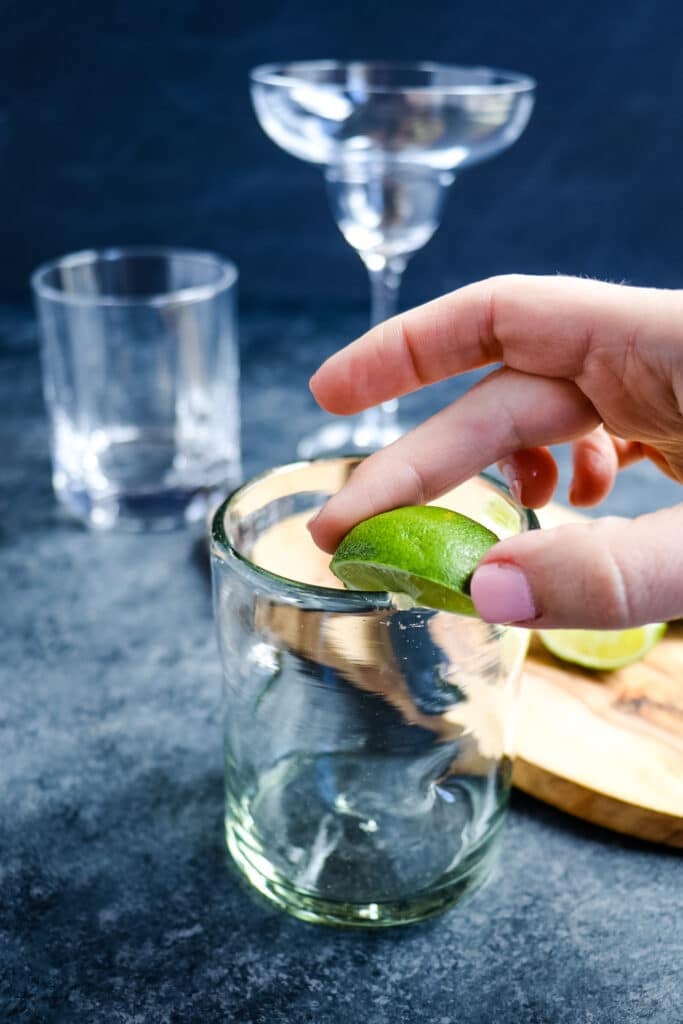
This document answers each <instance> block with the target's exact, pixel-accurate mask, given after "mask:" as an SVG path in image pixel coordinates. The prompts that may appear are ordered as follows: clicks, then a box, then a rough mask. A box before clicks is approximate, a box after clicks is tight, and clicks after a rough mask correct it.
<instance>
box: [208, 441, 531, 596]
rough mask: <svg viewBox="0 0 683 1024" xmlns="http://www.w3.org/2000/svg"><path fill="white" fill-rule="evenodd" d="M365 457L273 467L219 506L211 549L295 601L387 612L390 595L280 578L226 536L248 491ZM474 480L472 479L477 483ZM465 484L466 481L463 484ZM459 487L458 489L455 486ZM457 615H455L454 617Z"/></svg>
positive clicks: (527, 514)
mask: <svg viewBox="0 0 683 1024" xmlns="http://www.w3.org/2000/svg"><path fill="white" fill-rule="evenodd" d="M363 457H364V456H362V455H328V456H324V457H322V458H313V459H300V460H298V461H297V462H288V463H285V465H283V466H274V467H272V468H271V469H266V470H264V471H263V472H262V473H258V474H257V475H256V476H253V477H251V478H250V479H249V480H246V481H245V482H244V483H242V484H240V485H239V486H238V487H236V488H235V490H234V491H232V492H231V493H230V494H229V495H228V496H227V498H225V499H224V501H222V502H221V504H220V505H219V506H218V508H217V509H216V511H215V512H214V514H213V516H212V519H211V545H212V548H213V546H214V545H215V546H216V548H218V549H219V551H220V554H221V557H222V558H223V559H225V558H226V557H227V558H234V559H235V560H236V561H237V562H238V564H239V565H240V566H242V567H243V568H244V569H245V570H246V571H247V573H248V574H249V575H250V576H251V577H252V578H255V579H257V580H261V581H265V582H266V583H269V584H270V585H271V586H275V587H276V588H277V589H278V590H280V591H284V592H285V593H288V594H289V595H291V596H292V597H295V598H296V597H300V598H302V597H303V598H311V597H318V598H320V599H321V601H325V600H327V601H330V600H333V601H335V602H338V603H340V604H342V605H344V608H343V610H344V611H361V610H364V611H381V610H386V608H387V592H386V591H379V590H346V589H345V588H340V587H322V586H320V585H318V584H315V583H304V582H303V581H302V580H293V579H291V578H290V577H289V576H280V575H279V573H275V572H270V570H268V569H264V568H263V567H262V566H260V565H256V563H255V562H252V561H251V559H250V558H247V557H246V555H243V554H241V553H240V552H239V551H237V549H236V548H235V547H234V546H233V544H231V542H230V541H229V539H228V537H227V534H226V532H225V516H226V514H227V511H228V508H229V506H230V504H231V503H232V502H233V501H234V500H235V499H236V498H237V497H238V496H239V495H240V494H241V493H242V492H243V491H245V490H246V489H247V488H249V487H252V486H254V485H255V484H258V483H260V482H261V481H262V480H265V479H267V478H268V477H272V476H279V475H284V474H285V473H289V472H291V471H292V470H298V469H302V468H306V467H313V466H315V465H317V464H319V463H321V462H336V461H338V460H346V461H359V460H362V459H363ZM475 477H476V478H479V479H481V480H483V481H484V482H485V483H487V484H489V485H491V486H492V487H493V488H494V489H495V490H497V491H499V492H500V493H501V494H502V495H503V497H505V498H506V499H507V500H508V501H509V503H510V504H511V505H512V507H513V508H516V509H518V510H519V512H520V516H523V517H524V518H525V519H526V522H527V528H528V529H530V530H535V529H539V527H540V523H539V521H538V517H537V516H536V513H535V512H534V511H533V509H530V508H526V507H525V506H524V505H520V504H519V503H518V502H516V501H515V499H514V498H513V496H512V494H511V492H510V489H509V487H507V485H506V484H505V483H503V482H502V481H501V480H498V479H497V478H496V477H494V476H492V475H491V474H490V473H487V472H483V471H482V472H481V473H477V474H475ZM475 477H473V478H472V479H474V478H475ZM461 483H465V481H464V480H463V481H461ZM456 486H457V485H456ZM452 614H456V613H452Z"/></svg>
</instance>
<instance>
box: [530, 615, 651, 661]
mask: <svg viewBox="0 0 683 1024" xmlns="http://www.w3.org/2000/svg"><path fill="white" fill-rule="evenodd" d="M666 627H667V624H666V622H651V623H649V624H648V625H646V626H635V627H634V628H633V629H621V630H599V629H594V630H593V629H539V630H538V636H539V637H540V640H541V643H542V644H543V646H544V647H545V648H546V649H547V650H549V651H550V653H551V654H553V655H554V656H555V657H556V658H560V660H562V661H567V662H570V663H571V664H573V665H580V666H581V668H589V669H593V670H594V671H597V672H610V671H612V670H613V669H618V668H624V667H625V666H626V665H632V664H633V662H635V661H640V659H641V658H644V657H645V655H646V654H647V653H648V652H649V651H651V650H652V648H653V647H654V646H655V644H656V643H658V642H659V641H660V640H661V638H662V637H663V636H664V633H665V632H666Z"/></svg>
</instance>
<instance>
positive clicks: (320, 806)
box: [211, 458, 537, 926]
mask: <svg viewBox="0 0 683 1024" xmlns="http://www.w3.org/2000/svg"><path fill="white" fill-rule="evenodd" d="M357 464H358V459H357V458H343V459H342V458H339V459H326V460H320V461H316V462H310V463H297V464H294V465H291V466H285V467H283V468H281V469H277V470H273V471H271V472H268V473H265V474H264V475H263V476H260V477H258V478H256V479H255V480H253V481H251V483H248V484H246V485H245V486H243V487H241V488H240V489H239V490H238V491H236V492H235V494H233V496H232V497H231V498H229V499H228V500H227V501H226V502H225V503H224V504H223V505H222V506H221V508H220V509H219V510H218V512H217V513H216V515H215V517H214V521H213V535H212V547H211V553H212V558H211V561H212V575H213V588H214V608H215V616H216V623H217V631H218V640H219V647H220V653H221V659H222V667H223V676H224V731H225V798H226V815H225V827H226V836H227V844H228V848H229V850H230V853H231V854H232V857H233V859H234V861H235V863H236V864H237V866H238V868H239V869H240V871H241V872H242V873H243V874H244V875H245V876H246V877H247V879H248V880H249V881H250V882H251V883H252V885H253V886H255V887H256V889H258V890H259V891H260V892H261V893H262V894H264V895H265V896H267V897H268V898H269V899H270V900H272V901H273V902H274V903H276V904H278V905H279V906H280V907H282V908H284V909H286V910H288V911H289V912H290V913H292V914H294V915H295V916H297V917H300V918H303V919H305V920H309V921H318V922H323V923H329V924H347V925H365V926H384V925H392V924H398V923H402V922H409V921H415V920H419V919H421V918H423V917H427V916H429V915H430V914H433V913H436V912H437V911H439V910H442V909H443V908H445V907H447V906H449V905H450V904H452V903H453V902H454V901H456V900H457V899H459V898H460V897H461V896H462V895H463V894H464V893H466V892H468V891H469V890H471V889H472V888H473V887H475V886H476V885H478V884H479V883H480V882H481V881H482V880H483V879H484V878H485V877H486V875H487V873H488V871H489V867H490V865H491V863H492V859H493V857H494V855H495V852H496V850H497V847H498V845H499V840H500V835H501V826H502V824H503V820H504V817H505V812H506V807H507V802H508V793H509V787H510V768H511V762H510V756H511V730H512V725H513V719H514V702H515V693H516V687H517V679H518V676H519V671H520V667H521V664H522V661H523V658H524V655H525V652H526V648H527V642H528V634H527V632H526V631H524V630H520V629H515V628H510V627H500V626H491V625H487V624H486V623H484V622H482V621H480V620H479V619H476V618H469V617H466V616H462V615H455V614H452V613H449V612H441V611H432V610H429V609H425V608H411V609H406V607H405V599H401V598H400V597H398V596H392V595H389V594H380V593H360V592H351V591H345V590H343V589H338V588H339V587H340V584H339V583H338V581H336V580H335V578H334V577H333V576H332V575H331V573H330V571H329V569H328V567H327V564H328V561H329V556H326V555H324V554H323V553H322V552H321V551H319V550H318V549H317V548H316V547H315V545H314V544H313V542H312V540H311V539H310V536H309V534H308V532H307V530H306V528H305V523H306V521H307V520H308V519H309V518H310V516H311V515H312V513H313V512H314V511H315V510H316V509H317V508H319V507H320V505H321V504H322V503H323V502H324V501H325V500H326V498H327V497H328V496H329V495H331V494H332V493H334V492H335V491H336V490H338V489H339V487H341V485H342V483H343V482H344V481H345V480H346V479H347V477H348V475H349V474H350V473H351V472H352V471H353V468H354V466H355V465H357ZM439 504H442V505H444V504H445V505H448V506H450V507H453V508H456V509H459V510H461V511H462V512H464V513H466V514H469V515H470V516H472V517H473V518H477V519H479V520H480V521H482V522H484V523H485V524H486V525H488V526H489V527H491V528H492V529H494V530H495V531H496V532H497V533H498V535H499V536H501V537H503V536H507V535H510V534H513V533H516V532H519V531H522V530H526V529H529V528H531V527H534V526H536V525H537V523H536V520H535V517H534V516H533V513H531V512H528V511H526V510H525V509H523V508H521V507H520V506H519V505H517V504H516V503H515V502H514V501H513V499H512V498H511V497H510V495H509V493H508V492H507V491H506V490H505V488H503V487H502V486H501V485H499V484H497V483H495V482H494V481H492V480H489V479H485V478H483V477H482V478H477V479H475V480H473V481H469V482H467V483H466V484H463V485H462V486H460V487H459V488H457V489H456V490H454V491H453V492H451V493H450V494H449V495H447V496H446V497H444V498H441V499H440V501H439Z"/></svg>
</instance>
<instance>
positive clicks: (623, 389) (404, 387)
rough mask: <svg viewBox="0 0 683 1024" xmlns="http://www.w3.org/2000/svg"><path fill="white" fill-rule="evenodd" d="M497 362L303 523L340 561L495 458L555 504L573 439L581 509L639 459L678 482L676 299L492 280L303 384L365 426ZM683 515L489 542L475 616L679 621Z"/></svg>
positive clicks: (426, 310)
mask: <svg viewBox="0 0 683 1024" xmlns="http://www.w3.org/2000/svg"><path fill="white" fill-rule="evenodd" d="M492 363H500V364H502V366H500V367H499V368H498V369H495V370H494V371H493V372H492V373H491V374H490V375H489V376H487V377H486V378H485V379H484V380H482V381H480V382H479V383H478V384H476V385H475V386H474V387H473V388H471V389H470V390H469V391H468V392H467V393H466V394H465V395H464V396H463V397H462V398H460V399H458V400H457V401H456V402H454V403H453V404H452V405H450V406H448V407H447V408H445V409H443V410H442V411H441V412H439V413H437V414H436V415H435V416H433V417H432V418H431V419H429V420H427V421H426V422H425V423H422V424H421V425H420V426H418V427H417V428H416V429H415V430H413V431H411V432H410V433H408V434H406V435H405V436H404V437H402V438H400V439H399V440H398V441H396V442H395V443H394V444H392V445H390V446H389V447H388V448H386V449H384V450H383V451H379V452H376V453H375V454H373V455H371V456H370V457H368V458H367V459H366V460H365V461H364V462H363V463H362V464H361V465H360V466H359V467H358V469H357V470H356V471H355V472H354V473H353V475H352V477H351V479H350V480H349V481H348V483H347V484H346V485H345V487H344V488H343V489H342V490H341V491H340V492H339V493H338V494H336V495H335V496H334V497H332V498H331V499H330V501H328V503H327V504H326V505H325V507H324V508H323V509H322V511H321V512H320V514H319V515H318V517H317V518H316V519H315V520H313V522H312V523H311V524H310V529H311V533H312V535H313V538H314V540H315V541H316V542H317V543H318V544H319V545H320V547H322V548H323V549H324V550H326V551H333V550H334V549H335V547H336V545H337V544H338V542H339V541H340V540H341V538H342V537H343V536H344V534H346V533H347V532H348V530H349V529H350V528H351V527H352V526H353V525H354V524H355V523H356V522H359V521H360V520H362V519H366V518H368V517H369V516H371V515H374V514H376V513H378V512H381V511H384V510H386V509H389V508H396V507H398V506H400V505H409V504H420V503H423V502H426V501H431V500H433V499H435V498H438V496H439V495H440V494H443V493H445V492H446V491H447V490H449V489H450V488H451V487H454V486H456V485H457V484H458V483H461V482H462V481H463V480H465V479H467V478H468V477H470V476H472V475H474V474H475V473H478V472H479V471H480V470H482V469H484V468H485V467H486V466H488V465H490V464H491V463H494V462H498V463H499V464H500V465H501V468H502V469H503V470H504V472H505V474H506V477H507V479H508V480H509V482H510V483H511V486H512V489H513V491H514V492H515V493H516V494H517V495H518V496H519V497H520V498H521V500H522V501H523V502H524V503H525V504H527V505H529V506H531V507H538V506H540V505H543V504H545V503H546V502H547V501H548V500H549V499H550V498H551V496H552V494H553V492H554V489H555V486H556V483H557V467H556V465H555V462H554V459H553V457H552V455H551V453H550V452H549V451H548V450H547V448H545V447H543V446H545V445H548V444H555V443H559V442H563V441H572V442H573V479H572V483H571V487H570V491H569V498H570V501H571V502H572V503H573V504H575V505H591V504H596V503H597V502H599V501H600V500H602V498H604V497H605V496H606V494H607V493H608V492H609V490H610V488H611V487H612V484H613V482H614V479H615V476H616V473H617V471H618V469H620V468H622V467H624V466H626V465H629V464H630V463H632V462H633V461H635V460H637V459H640V458H644V457H646V458H649V459H651V460H652V461H653V462H654V463H655V464H656V465H657V466H658V467H659V468H660V469H661V470H662V471H663V472H664V473H666V474H668V475H669V476H671V477H673V479H675V480H678V481H679V482H683V413H682V409H683V293H682V292H675V291H660V290H656V289H644V288H629V287H625V286H623V285H612V284H603V283H599V282H595V281H586V280H579V279H572V278H560V277H554V278H534V277H523V276H509V277H499V278H492V279H491V280H488V281H482V282H480V283H478V284H473V285H469V286H468V287H466V288H461V289H460V290H458V291H456V292H453V293H452V294H450V295H446V296H444V297H442V298H440V299H436V300H435V301H434V302H430V303H428V304H427V305H425V306H421V307H419V308H417V309H414V310H411V311H410V312H408V313H405V314H403V315H401V316H398V317H394V318H393V319H392V320H389V321H387V322H386V323H384V324H380V325H379V326H378V327H375V328H373V329H372V330H371V331H369V332H368V334H366V335H365V336H364V337H362V338H360V339H359V340H358V341H356V342H354V343H353V344H351V345H349V346H348V347H347V348H345V349H343V350H342V351H340V352H338V353H336V354H335V355H333V356H332V357H331V358H330V359H328V360H327V361H326V362H325V363H324V364H323V366H322V367H321V368H320V369H319V370H318V371H317V373H316V374H315V375H314V376H313V378H312V380H311V389H312V391H313V394H314V396H315V397H316V399H317V400H318V402H319V403H320V405H321V406H322V407H323V408H324V409H327V410H328V411H329V412H333V413H339V414H342V415H344V414H349V413H355V412H359V411H360V410H362V409H366V408H368V407H369V406H372V405H376V404H377V403H379V402H384V401H387V400H388V399H390V398H394V397H397V396H400V395H405V394H407V393H409V392H411V391H415V390H417V389H418V388H420V387H423V386H424V385H426V384H430V383H433V382H434V381H437V380H441V379H443V378H446V377H449V376H452V375H455V374H459V373H463V372H465V371H467V370H471V369H474V368H475V367H480V366H485V365H489V364H492ZM682 536H683V506H676V507H675V508H671V509H664V510H661V511H658V512H655V513H652V514H650V515H645V516H642V517H640V518H638V519H634V520H629V519H619V518H614V517H609V518H604V519H598V520H595V521H592V522H590V523H586V524H571V525H566V526H561V527H557V528H555V529H552V530H540V531H533V532H531V533H527V534H522V535H520V536H519V537H512V538H510V539H508V540H505V541H502V542H501V543H499V544H496V545H495V546H494V547H493V548H492V549H491V550H490V552H488V553H487V555H486V556H485V557H484V559H483V560H482V562H481V563H480V565H479V566H478V567H477V569H476V571H475V573H474V575H473V577H472V584H471V592H472V598H473V600H474V603H475V605H476V607H477V610H478V612H479V614H480V615H481V616H482V618H483V619H485V620H487V621H490V622H515V623H519V624H520V625H526V626H531V625H533V626H538V627H539V628H540V627H543V628H547V627H552V626H567V627H577V628H604V629H621V628H625V627H627V626H634V625H641V624H643V623H645V622H654V621H660V620H664V619H672V618H678V617H681V616H683V544H682V543H681V537H682Z"/></svg>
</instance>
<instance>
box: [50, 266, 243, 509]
mask: <svg viewBox="0 0 683 1024" xmlns="http://www.w3.org/2000/svg"><path fill="white" fill-rule="evenodd" d="M236 281H237V271H236V269H235V267H234V266H233V265H232V264H231V263H229V262H226V261H225V260H223V259H221V258H220V257H218V256H214V255H211V254H208V253H201V252H192V251H189V250H182V249H179V250H173V249H148V248H133V249H107V250H103V251H100V252H94V251H86V252H80V253H75V254H73V255H71V256H65V257H63V258H62V259H58V260H55V261H54V262H52V263H48V264H45V265H44V266H42V267H39V268H38V270H36V271H35V273H34V274H33V276H32V278H31V284H32V286H33V291H34V297H35V303H36V310H37V313H38V317H39V321H40V328H41V336H42V355H43V380H44V391H45V399H46V404H47V409H48V415H49V420H50V428H51V429H50V432H51V446H52V457H53V483H54V488H55V491H56V494H57V497H58V498H59V500H60V501H61V502H62V503H63V505H65V506H66V508H67V509H68V510H69V511H70V512H71V513H73V514H74V515H76V516H77V517H78V518H80V519H83V520H85V521H86V522H87V523H88V524H89V525H90V526H93V527H100V528H107V527H112V526H124V527H129V528H133V529H141V528H152V529H153V528H161V529H166V528H169V527H174V526H178V525H182V524H184V523H187V522H191V521H193V520H197V519H202V518H203V517H204V516H205V514H206V511H207V507H208V506H209V504H210V503H212V502H213V503H214V504H215V503H216V502H217V500H220V498H222V497H224V496H225V494H226V493H228V492H229V491H230V490H232V488H233V487H235V486H236V484H237V483H238V481H239V478H240V441H239V406H238V385H239V379H238V378H239V359H238V351H237V332H236V325H235V291H236Z"/></svg>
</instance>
